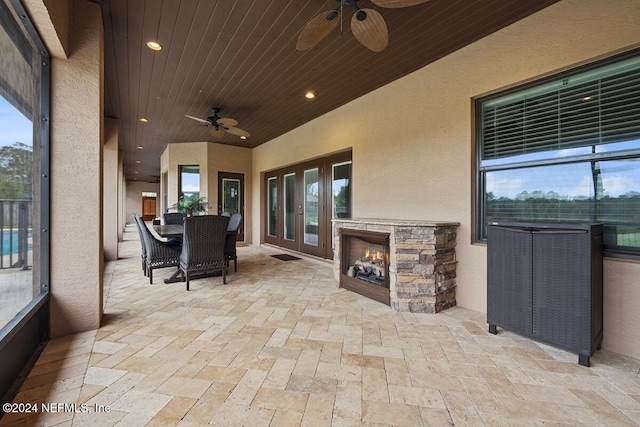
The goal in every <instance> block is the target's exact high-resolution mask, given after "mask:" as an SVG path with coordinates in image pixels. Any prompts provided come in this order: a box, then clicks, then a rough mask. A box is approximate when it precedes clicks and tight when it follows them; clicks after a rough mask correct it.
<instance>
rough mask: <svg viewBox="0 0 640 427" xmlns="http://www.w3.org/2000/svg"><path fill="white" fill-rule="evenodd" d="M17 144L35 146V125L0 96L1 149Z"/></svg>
mask: <svg viewBox="0 0 640 427" xmlns="http://www.w3.org/2000/svg"><path fill="white" fill-rule="evenodd" d="M16 142H22V143H23V144H27V145H33V123H32V122H31V120H29V119H28V118H26V117H25V116H23V115H22V113H20V112H19V111H18V110H16V109H15V108H14V107H13V106H12V105H11V104H10V103H9V102H8V101H7V100H6V99H4V98H3V97H2V96H0V147H2V146H5V145H13V144H14V143H16Z"/></svg>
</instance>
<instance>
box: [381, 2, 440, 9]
mask: <svg viewBox="0 0 640 427" xmlns="http://www.w3.org/2000/svg"><path fill="white" fill-rule="evenodd" d="M428 1H429V0H371V2H372V3H373V4H375V5H376V6H380V7H386V8H390V9H392V8H398V7H409V6H415V5H417V4H420V3H426V2H428Z"/></svg>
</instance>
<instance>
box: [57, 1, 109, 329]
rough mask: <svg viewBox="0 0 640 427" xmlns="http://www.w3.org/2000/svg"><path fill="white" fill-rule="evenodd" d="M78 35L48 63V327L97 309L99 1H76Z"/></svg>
mask: <svg viewBox="0 0 640 427" xmlns="http://www.w3.org/2000/svg"><path fill="white" fill-rule="evenodd" d="M69 25H70V28H71V30H72V31H73V34H74V37H75V38H76V43H74V48H73V49H72V50H71V52H70V54H69V58H68V59H64V58H55V57H54V58H53V60H52V67H51V68H52V71H51V123H52V126H51V226H50V228H51V335H52V337H56V336H60V335H66V334H69V333H74V332H79V331H85V330H90V329H96V328H97V327H98V326H99V325H100V318H101V315H102V306H103V304H102V260H103V241H102V215H101V212H102V161H103V158H102V149H103V138H104V136H103V122H102V119H103V116H104V114H103V107H102V106H103V105H104V102H103V45H104V43H103V34H102V15H101V13H100V7H99V6H98V5H96V4H94V3H89V2H80V1H78V2H76V4H75V6H74V8H73V9H72V11H71V14H70V17H69Z"/></svg>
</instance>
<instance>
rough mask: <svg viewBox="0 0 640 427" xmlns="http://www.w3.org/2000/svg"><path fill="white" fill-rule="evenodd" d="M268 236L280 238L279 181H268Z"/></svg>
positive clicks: (272, 178) (274, 179) (274, 178)
mask: <svg viewBox="0 0 640 427" xmlns="http://www.w3.org/2000/svg"><path fill="white" fill-rule="evenodd" d="M267 235H268V236H270V237H278V179H277V178H276V177H275V176H274V177H270V178H268V179H267Z"/></svg>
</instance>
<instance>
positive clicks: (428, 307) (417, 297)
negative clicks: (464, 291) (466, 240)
mask: <svg viewBox="0 0 640 427" xmlns="http://www.w3.org/2000/svg"><path fill="white" fill-rule="evenodd" d="M333 224H334V235H335V242H336V245H335V246H336V247H335V249H334V264H333V265H334V277H335V279H336V284H337V286H340V284H341V280H342V277H341V276H342V272H341V269H340V260H341V248H340V246H341V242H342V230H343V229H348V230H365V231H372V232H377V233H389V246H390V248H389V252H390V258H389V296H390V301H391V307H392V308H393V309H394V310H396V311H407V312H412V313H437V312H439V311H442V310H444V309H446V308H449V307H452V306H454V305H456V298H455V288H456V265H457V263H458V261H457V260H456V250H455V247H456V233H457V228H458V226H459V225H460V223H458V222H442V221H419V220H416V221H414V220H387V219H371V218H352V219H343V218H340V219H334V220H333Z"/></svg>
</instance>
